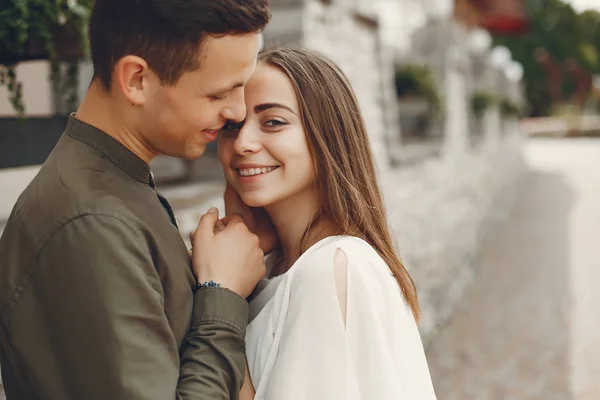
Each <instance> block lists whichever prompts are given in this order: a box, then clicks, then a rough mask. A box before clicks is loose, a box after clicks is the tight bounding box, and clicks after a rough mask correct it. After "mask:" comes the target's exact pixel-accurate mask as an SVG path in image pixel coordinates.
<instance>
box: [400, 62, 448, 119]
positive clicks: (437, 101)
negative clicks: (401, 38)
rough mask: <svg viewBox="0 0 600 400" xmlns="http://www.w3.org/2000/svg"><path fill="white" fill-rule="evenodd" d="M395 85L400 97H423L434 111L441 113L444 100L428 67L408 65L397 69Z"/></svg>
mask: <svg viewBox="0 0 600 400" xmlns="http://www.w3.org/2000/svg"><path fill="white" fill-rule="evenodd" d="M395 83H396V95H397V96H398V97H411V96H415V97H422V98H424V99H425V100H427V102H428V103H429V105H430V107H431V109H432V110H433V111H439V109H440V107H441V103H442V100H441V97H440V94H439V92H438V90H437V87H436V85H435V81H434V79H433V76H432V74H431V71H430V69H429V68H428V67H427V66H425V65H416V64H408V65H403V66H400V67H398V68H396V72H395Z"/></svg>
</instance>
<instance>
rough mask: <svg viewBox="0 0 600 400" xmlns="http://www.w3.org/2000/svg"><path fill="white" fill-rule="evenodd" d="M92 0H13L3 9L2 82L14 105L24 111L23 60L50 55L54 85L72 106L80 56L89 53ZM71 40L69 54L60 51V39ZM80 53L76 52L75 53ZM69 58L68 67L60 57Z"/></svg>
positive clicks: (0, 29) (0, 37)
mask: <svg viewBox="0 0 600 400" xmlns="http://www.w3.org/2000/svg"><path fill="white" fill-rule="evenodd" d="M92 3H93V0H79V2H78V0H12V1H9V2H8V4H6V5H3V6H2V9H0V85H5V86H7V88H8V93H9V100H10V102H11V104H12V106H13V108H14V109H15V110H16V111H17V112H18V113H19V114H20V115H23V114H24V112H25V107H24V104H23V94H22V85H21V82H19V80H18V77H17V74H16V65H17V63H18V62H20V61H24V60H31V59H41V58H45V59H48V60H49V61H50V63H51V74H50V79H51V80H52V82H53V86H54V88H55V89H58V90H61V91H62V93H65V94H66V95H67V96H68V98H69V100H68V102H69V104H68V107H69V109H74V108H75V107H76V101H77V95H76V90H77V79H76V77H77V75H78V70H77V68H78V66H77V65H78V64H77V59H78V58H80V56H81V55H86V54H88V46H87V39H86V35H85V32H86V30H87V24H88V19H89V15H90V10H91V6H92ZM61 40H62V41H63V42H65V43H67V45H68V43H69V42H70V45H71V47H72V48H73V46H74V49H75V50H76V51H75V52H73V51H71V54H68V55H67V56H66V57H63V55H62V54H59V51H57V43H58V42H59V41H61ZM75 53H77V54H75ZM65 58H66V59H67V61H68V63H69V65H68V67H67V68H66V71H63V68H60V61H61V60H63V59H65Z"/></svg>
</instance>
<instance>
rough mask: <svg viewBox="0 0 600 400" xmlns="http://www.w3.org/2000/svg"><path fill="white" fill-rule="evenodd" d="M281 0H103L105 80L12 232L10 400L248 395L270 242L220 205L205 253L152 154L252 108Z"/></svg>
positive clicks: (99, 28)
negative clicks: (247, 103) (157, 178)
mask: <svg viewBox="0 0 600 400" xmlns="http://www.w3.org/2000/svg"><path fill="white" fill-rule="evenodd" d="M266 3H267V0H218V1H217V0H169V1H164V0H96V2H95V5H94V9H93V11H92V15H91V21H90V45H91V53H92V59H93V64H94V71H95V75H94V78H93V81H92V84H91V86H90V88H89V90H88V92H87V94H86V96H85V98H84V100H83V102H82V104H81V107H80V108H79V109H78V110H77V113H76V114H75V115H74V116H72V117H71V118H70V119H69V121H68V123H67V127H66V130H65V132H64V134H63V136H62V137H61V139H60V141H59V142H58V144H57V146H56V148H55V149H54V150H53V152H52V154H51V155H50V156H49V158H48V160H47V161H46V163H45V164H44V165H43V167H42V168H41V170H40V172H39V174H38V175H37V176H36V177H35V179H34V180H33V181H32V182H31V184H30V185H29V186H28V188H27V189H26V190H25V191H24V193H23V194H22V195H21V197H20V199H19V201H18V202H17V204H16V206H15V208H14V210H13V212H12V214H11V217H10V219H9V221H8V223H7V226H6V229H5V231H4V235H3V237H2V239H1V240H0V318H1V319H0V339H1V347H0V349H1V362H2V374H3V382H4V385H5V390H6V395H7V399H8V400H12V399H78V400H83V399H86V400H89V399H103V400H105V399H127V400H135V399H161V400H164V399H173V398H177V399H229V398H237V397H238V392H239V389H240V387H241V386H242V383H243V381H244V368H245V358H244V336H245V328H246V323H247V312H248V310H247V303H246V302H245V300H244V299H245V298H246V297H247V296H248V295H249V294H250V292H251V291H252V289H253V288H254V286H255V284H256V283H257V282H258V281H259V279H260V278H261V277H262V276H263V275H264V273H265V267H264V263H263V252H262V251H261V249H260V248H259V246H258V239H257V237H256V236H255V235H254V234H252V233H251V232H249V231H248V229H247V228H246V226H245V225H244V224H243V222H242V220H241V218H236V217H228V219H226V220H225V221H226V223H224V222H223V221H221V222H219V223H217V222H218V220H219V216H218V213H217V212H216V211H214V210H213V211H211V212H209V213H207V214H206V215H204V216H203V217H202V219H201V220H200V223H199V226H198V229H197V231H196V233H195V237H194V243H193V244H194V254H193V257H192V259H193V262H192V261H191V260H190V257H189V254H188V250H187V249H186V247H185V246H184V242H183V241H182V239H181V236H180V234H179V231H178V230H177V228H176V226H177V225H176V221H175V219H174V217H173V212H172V210H171V207H170V206H169V204H168V202H167V201H166V200H165V199H164V198H163V197H161V196H160V194H158V193H157V192H156V190H155V188H154V180H153V178H152V175H151V173H150V170H149V167H148V165H149V163H150V162H151V161H152V159H154V158H155V157H156V156H158V155H160V154H165V155H169V156H174V157H181V158H184V159H194V158H197V157H199V156H201V155H202V154H203V152H204V151H205V147H206V145H207V143H209V142H210V141H212V140H214V139H215V138H216V136H217V132H218V131H219V129H220V128H221V127H222V126H223V124H224V123H225V121H226V120H233V121H241V120H242V119H243V118H244V116H245V107H244V99H243V86H244V84H245V82H246V81H247V80H248V78H249V77H250V75H251V74H252V72H253V70H254V67H255V63H256V56H257V53H258V49H259V46H260V32H261V30H262V29H263V27H264V26H265V24H266V23H267V22H268V19H269V14H268V10H267V4H266ZM207 282H208V283H207ZM197 283H198V284H197ZM213 283H215V284H213Z"/></svg>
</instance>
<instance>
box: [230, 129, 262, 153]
mask: <svg viewBox="0 0 600 400" xmlns="http://www.w3.org/2000/svg"><path fill="white" fill-rule="evenodd" d="M233 148H234V150H235V151H236V153H238V154H250V153H257V152H258V151H260V149H261V148H262V143H261V141H260V137H259V135H258V133H257V132H256V130H255V129H253V127H252V124H251V123H249V122H248V121H246V123H245V124H244V126H242V128H241V129H240V131H239V132H238V135H237V137H236V139H235V142H234V143H233Z"/></svg>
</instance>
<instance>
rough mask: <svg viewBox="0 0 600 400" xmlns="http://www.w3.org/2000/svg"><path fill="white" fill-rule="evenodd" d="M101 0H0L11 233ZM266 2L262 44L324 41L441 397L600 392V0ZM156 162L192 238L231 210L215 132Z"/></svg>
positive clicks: (59, 121)
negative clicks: (378, 194)
mask: <svg viewBox="0 0 600 400" xmlns="http://www.w3.org/2000/svg"><path fill="white" fill-rule="evenodd" d="M91 4H92V0H81V1H79V2H78V1H77V0H68V1H67V0H35V1H34V0H19V1H16V0H9V1H8V2H6V1H5V2H2V8H1V9H0V232H1V231H2V228H3V226H4V224H5V222H6V220H7V218H8V216H9V214H10V211H11V209H12V206H13V204H14V202H15V201H16V199H17V197H18V196H19V194H20V192H21V191H22V190H23V189H24V187H25V186H26V185H27V184H28V183H29V181H30V180H31V179H32V177H33V176H34V175H35V173H36V172H37V170H38V169H39V165H40V164H42V163H43V162H44V160H45V159H46V157H47V156H48V154H49V153H50V151H51V150H52V148H53V146H54V145H55V143H56V141H57V140H58V138H59V136H60V135H61V133H62V129H63V128H64V124H65V121H66V118H67V115H68V114H69V112H72V111H74V110H76V108H77V104H78V102H79V100H80V99H81V98H82V96H83V94H84V93H85V90H86V88H87V86H88V84H89V82H90V79H91V76H92V68H91V65H90V62H89V60H88V59H87V57H86V55H87V46H86V42H85V39H84V35H83V34H82V32H84V31H85V26H86V22H87V17H88V15H89V9H90V6H91ZM271 8H272V15H273V20H272V22H271V23H270V25H269V26H268V27H267V29H266V30H265V32H264V35H263V38H264V46H265V47H269V46H274V45H280V44H289V45H301V46H306V47H309V48H312V49H316V50H319V51H321V52H323V53H324V54H326V55H328V56H329V57H330V58H332V59H333V60H334V61H335V62H337V63H338V64H339V65H340V66H341V68H342V69H343V70H344V72H345V73H346V74H347V75H348V77H349V79H350V81H351V82H352V84H353V86H354V89H355V91H356V93H357V96H358V98H359V101H360V104H361V108H362V112H363V114H364V117H365V121H366V123H367V126H368V130H369V134H370V137H371V146H372V148H373V151H374V154H375V156H376V162H377V166H378V169H379V179H380V182H381V185H382V188H383V191H384V195H385V200H386V205H387V209H388V215H389V218H390V222H391V226H392V229H393V231H394V234H395V238H396V241H397V246H398V248H399V251H400V254H401V257H402V259H403V261H404V263H405V264H406V266H407V267H408V269H409V270H410V272H411V273H412V275H413V277H414V279H415V281H416V284H417V287H418V289H419V293H420V302H421V307H422V309H423V321H422V323H421V326H420V329H421V333H422V337H423V340H424V344H425V346H426V350H427V356H428V360H429V364H430V368H431V373H432V378H433V380H434V386H435V387H436V391H437V395H438V398H439V399H440V400H452V399H457V400H458V399H460V400H470V399H478V400H485V399H502V400H504V399H519V400H520V399H540V400H541V399H544V400H548V399H556V400H571V399H572V400H598V399H600V335H599V334H598V331H599V330H600V294H598V293H600V292H598V291H597V290H596V289H597V287H598V285H599V284H600V268H599V267H600V251H598V249H597V244H596V242H597V241H598V239H599V238H600V228H599V222H600V0H571V1H566V0H564V1H561V0H271ZM152 169H153V171H154V174H155V176H156V178H157V181H158V184H159V187H160V189H161V190H162V192H163V193H164V194H165V195H166V197H167V198H168V199H169V201H170V202H171V204H172V205H173V207H174V209H175V211H176V214H177V217H178V220H179V222H180V227H181V231H182V232H181V233H182V235H183V237H184V239H185V240H187V237H188V233H189V231H191V230H192V229H194V228H195V226H196V224H197V221H198V218H199V217H200V215H202V213H204V212H205V211H206V210H207V209H208V208H209V207H211V206H217V207H219V208H221V209H223V204H222V200H221V196H222V192H223V189H224V179H223V175H222V172H221V168H220V166H219V165H218V162H217V160H216V147H215V146H214V145H211V146H210V147H209V149H208V152H207V154H206V155H205V156H204V157H202V158H201V159H199V160H197V161H193V162H188V161H181V160H177V159H172V158H168V157H161V158H158V159H156V160H155V161H154V162H153V165H152ZM398 340H402V338H398ZM0 389H1V383H0ZM1 392H2V391H1V390H0V398H2V394H1Z"/></svg>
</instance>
